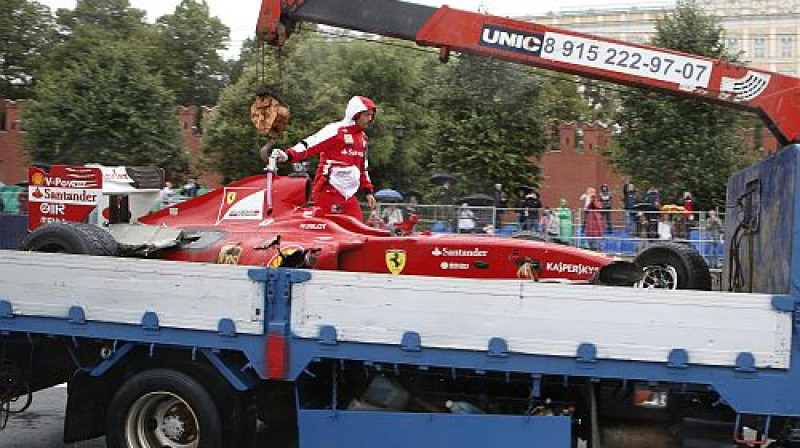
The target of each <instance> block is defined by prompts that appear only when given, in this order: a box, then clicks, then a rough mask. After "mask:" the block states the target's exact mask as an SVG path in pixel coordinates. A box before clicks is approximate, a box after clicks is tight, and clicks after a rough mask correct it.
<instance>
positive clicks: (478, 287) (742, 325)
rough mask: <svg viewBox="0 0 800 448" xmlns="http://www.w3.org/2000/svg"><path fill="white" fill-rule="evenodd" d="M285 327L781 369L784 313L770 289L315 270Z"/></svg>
mask: <svg viewBox="0 0 800 448" xmlns="http://www.w3.org/2000/svg"><path fill="white" fill-rule="evenodd" d="M293 295H294V301H293V311H292V329H293V331H294V333H295V334H296V335H297V336H299V337H304V338H315V337H317V335H318V332H319V327H320V326H322V325H332V326H334V327H336V329H337V335H338V337H339V339H340V340H342V341H356V342H368V343H388V344H397V343H399V341H400V340H401V338H402V334H403V333H404V332H406V331H415V332H417V333H419V334H420V336H421V339H422V344H423V346H426V347H440V348H456V349H470V350H486V349H487V346H488V341H489V339H491V338H493V337H500V338H503V339H505V340H506V341H507V343H508V345H509V350H510V351H512V352H518V353H532V354H540V355H555V356H574V355H575V352H576V349H577V347H578V345H579V344H581V343H584V342H588V343H593V344H595V346H596V347H597V354H598V357H599V358H605V359H624V360H639V361H655V362H664V361H666V359H667V357H668V354H669V352H670V350H672V349H674V348H681V349H684V350H686V351H687V352H688V354H689V362H690V363H692V364H706V365H735V360H736V357H737V356H738V354H739V353H741V352H750V353H752V354H753V355H754V357H755V360H756V365H757V366H759V367H772V368H788V366H789V358H790V344H791V333H792V326H791V325H792V322H791V316H790V314H788V313H782V312H778V311H775V310H774V309H773V308H772V306H771V298H772V297H771V296H769V295H757V294H732V293H720V292H701V291H663V290H641V289H634V288H612V287H602V286H588V285H585V286H584V285H556V284H543V283H532V282H521V281H510V280H502V281H494V280H469V279H442V278H425V277H413V276H391V275H379V274H345V273H336V272H315V273H314V275H313V278H312V280H311V281H310V282H307V283H304V284H299V285H295V286H294V291H293Z"/></svg>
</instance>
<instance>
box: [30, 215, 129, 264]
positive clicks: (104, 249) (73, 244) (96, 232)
mask: <svg viewBox="0 0 800 448" xmlns="http://www.w3.org/2000/svg"><path fill="white" fill-rule="evenodd" d="M20 249H21V250H26V251H32V252H50V253H66V254H84V255H103V256H116V255H118V254H119V251H120V249H119V244H118V243H117V242H116V240H114V237H113V236H111V234H110V233H108V232H107V231H106V230H104V229H102V228H100V227H97V226H94V225H91V224H86V223H82V222H67V221H58V222H51V223H47V224H45V225H43V226H41V227H39V228H38V229H36V230H34V231H33V232H31V233H29V234H28V235H26V236H25V238H24V239H23V240H22V243H21V244H20Z"/></svg>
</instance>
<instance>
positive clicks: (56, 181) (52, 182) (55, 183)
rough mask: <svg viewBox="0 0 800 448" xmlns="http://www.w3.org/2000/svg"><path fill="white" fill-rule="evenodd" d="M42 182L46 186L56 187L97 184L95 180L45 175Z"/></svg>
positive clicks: (79, 186)
mask: <svg viewBox="0 0 800 448" xmlns="http://www.w3.org/2000/svg"><path fill="white" fill-rule="evenodd" d="M44 184H45V186H48V187H56V188H86V186H88V185H90V184H91V185H92V186H97V182H95V181H94V180H92V181H85V180H74V179H61V178H60V177H45V178H44Z"/></svg>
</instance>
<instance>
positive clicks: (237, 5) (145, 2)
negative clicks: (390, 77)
mask: <svg viewBox="0 0 800 448" xmlns="http://www.w3.org/2000/svg"><path fill="white" fill-rule="evenodd" d="M37 1H38V2H39V3H43V4H45V5H47V6H49V7H50V8H51V9H53V11H55V10H56V9H58V8H70V9H72V8H74V7H75V2H76V0H37ZM129 1H130V3H131V5H132V6H133V7H134V8H139V9H144V10H146V11H147V14H148V18H149V20H150V21H151V22H152V21H154V20H155V19H156V18H158V17H161V16H163V15H164V14H170V13H172V12H173V11H174V10H175V6H177V5H178V4H179V3H180V0H129ZM407 1H411V2H412V3H422V4H426V5H431V6H441V5H444V4H447V5H449V6H451V7H453V8H458V9H464V10H468V11H478V8H482V10H485V11H486V12H488V13H489V14H494V15H500V16H517V15H525V14H544V13H547V12H550V11H562V10H565V9H583V8H588V7H596V8H599V7H607V6H635V5H643V4H644V5H651V4H658V5H663V4H670V3H672V0H639V1H635V0H543V1H531V0H527V1H526V0H483V1H481V0H450V1H438V0H407ZM207 2H208V6H209V8H210V9H211V14H212V15H213V16H216V17H219V18H220V20H222V21H223V22H224V23H225V24H226V25H228V27H230V29H231V42H230V43H231V47H232V48H231V51H230V54H231V55H237V54H238V48H239V46H240V45H241V42H242V41H243V40H245V39H246V38H248V37H251V36H252V35H253V34H254V33H255V26H256V17H257V15H258V10H259V8H260V6H261V0H207Z"/></svg>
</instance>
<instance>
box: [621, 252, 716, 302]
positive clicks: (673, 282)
mask: <svg viewBox="0 0 800 448" xmlns="http://www.w3.org/2000/svg"><path fill="white" fill-rule="evenodd" d="M634 263H636V265H637V266H638V267H639V268H640V269H641V270H642V275H643V276H642V280H641V281H640V282H639V283H638V284H637V286H639V287H642V288H659V289H697V290H702V291H708V290H710V289H711V273H710V272H709V270H708V265H707V264H706V262H705V260H704V259H703V257H702V256H701V255H700V254H699V253H698V252H697V251H696V250H694V249H692V248H691V247H689V246H686V245H683V244H678V243H671V242H666V243H657V244H654V245H652V246H650V247H648V248H647V249H645V250H643V251H642V252H641V253H639V255H637V256H636V259H635V260H634Z"/></svg>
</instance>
